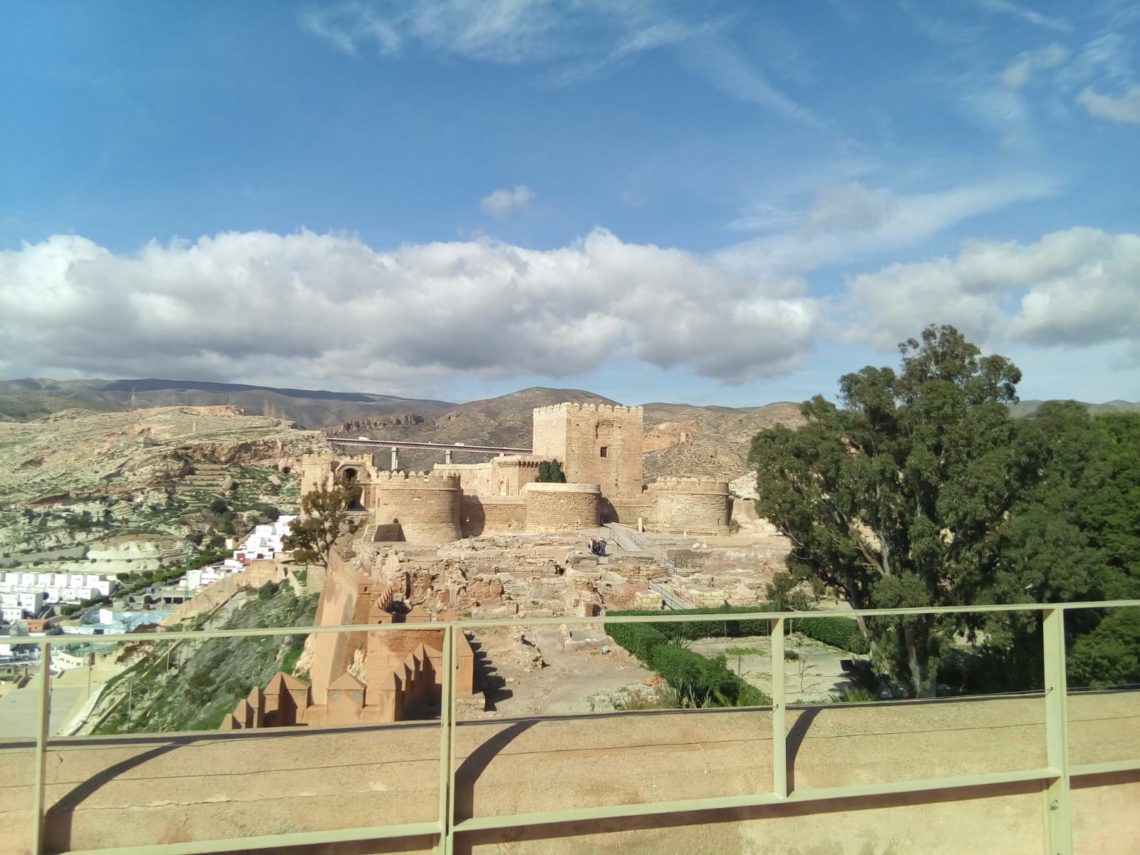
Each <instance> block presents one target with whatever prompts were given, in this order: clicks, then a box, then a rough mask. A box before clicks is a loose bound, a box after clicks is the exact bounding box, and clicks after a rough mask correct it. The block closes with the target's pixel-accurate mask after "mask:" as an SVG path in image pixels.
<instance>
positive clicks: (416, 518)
mask: <svg viewBox="0 0 1140 855" xmlns="http://www.w3.org/2000/svg"><path fill="white" fill-rule="evenodd" d="M372 491H373V492H372V495H373V499H374V502H375V505H374V507H375V513H376V522H377V523H379V524H381V525H386V524H391V523H396V522H398V523H399V524H400V528H401V530H402V531H403V534H404V540H406V541H407V542H408V543H428V544H432V543H451V542H452V541H455V540H459V539H460V538H461V537H462V536H463V532H462V530H461V528H460V525H459V510H460V507H461V505H462V500H463V493H462V491H461V490H460V489H459V478H458V477H456V476H455V475H433V474H428V473H426V472H378V473H377V476H376V479H375V481H374V482H373V483H372Z"/></svg>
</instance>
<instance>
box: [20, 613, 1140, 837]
mask: <svg viewBox="0 0 1140 855" xmlns="http://www.w3.org/2000/svg"><path fill="white" fill-rule="evenodd" d="M1116 608H1140V600H1106V601H1096V602H1084V603H1017V604H992V605H976V606H947V607H916V608H894V609H859V610H848V611H841V612H836V611H807V612H804V611H756V612H710V613H705V614H693V615H682V614H670V613H669V612H662V613H660V614H652V615H613V616H607V615H598V616H593V617H579V616H574V617H571V616H565V617H549V618H517V617H516V618H495V619H475V620H457V621H440V622H436V623H431V624H418V625H417V624H366V625H361V624H341V625H337V626H306V627H297V626H287V627H257V628H245V629H220V630H172V631H167V632H155V633H153V634H150V633H148V634H138V633H127V634H118V635H104V636H99V641H100V643H114V644H123V643H139V642H163V641H182V640H200V641H207V640H210V639H216V638H244V637H263V636H280V635H311V634H325V633H344V632H355V633H360V632H396V631H409V630H416V629H433V630H441V629H442V630H443V632H444V643H443V667H442V675H441V676H442V692H441V712H440V722H439V724H440V768H439V778H440V786H439V807H438V819H437V821H436V822H429V823H423V822H420V823H405V824H392V825H384V826H376V827H370V828H355V829H333V830H328V831H315V832H291V833H283V834H276V835H264V836H257V837H246V838H234V839H226V840H212V841H210V840H207V841H193V842H188V843H185V844H181V843H174V844H165V845H160V846H146V847H120V848H112V849H100V850H92V851H98V852H101V853H112V852H122V853H127V852H132V853H134V852H142V851H147V852H151V851H161V852H167V853H181V852H186V853H189V852H221V851H228V850H233V849H242V848H244V849H255V848H265V847H271V846H274V847H276V846H288V845H313V844H321V843H332V842H341V841H347V840H365V839H373V838H380V837H390V838H394V837H403V838H407V837H422V836H424V835H436V836H438V839H439V851H440V852H444V853H450V852H452V850H453V846H454V840H455V836H456V835H457V834H463V833H466V832H472V831H487V830H494V829H499V828H509V827H514V826H520V825H555V824H559V823H565V822H571V821H574V820H582V819H601V818H615V817H638V816H653V815H663V814H667V813H676V812H686V811H695V810H700V811H717V810H731V809H737V808H740V807H749V806H757V805H765V804H778V803H785V802H804V801H829V800H835V799H844V798H852V797H860V796H875V795H884V794H900V793H908V792H920V791H923V790H932V789H973V788H977V787H983V786H987V785H993V784H1001V783H1011V782H1019V781H1040V782H1042V783H1043V784H1044V785H1045V789H1046V796H1047V797H1046V800H1045V801H1044V807H1043V809H1042V810H1043V813H1044V820H1045V824H1046V828H1047V830H1048V834H1047V835H1046V844H1047V851H1048V852H1050V853H1062V855H1064V854H1065V853H1071V852H1072V817H1071V801H1070V793H1069V788H1070V778H1071V777H1072V776H1073V775H1089V774H1102V773H1105V772H1120V771H1128V770H1135V769H1140V756H1138V757H1136V758H1129V759H1125V760H1120V761H1112V762H1108V763H1099V764H1091V765H1089V764H1086V765H1074V764H1071V763H1070V759H1069V756H1068V721H1067V700H1068V687H1067V684H1066V679H1065V640H1064V616H1065V613H1066V612H1067V611H1077V610H1085V609H1116ZM1003 612H1004V613H1009V612H1040V613H1041V614H1042V615H1043V633H1042V652H1043V659H1044V676H1045V684H1044V687H1043V691H1042V695H1043V698H1044V702H1045V741H1046V756H1047V765H1046V766H1044V767H1041V768H1034V769H1026V770H1018V771H1014V772H999V773H993V772H990V773H985V772H981V773H978V774H976V775H971V776H966V777H954V778H925V779H916V780H908V781H900V782H894V783H887V784H871V785H859V786H850V787H833V788H826V789H813V790H808V791H801V790H797V791H794V792H792V791H789V788H788V780H787V739H788V730H787V721H786V713H787V708H788V704H787V700H786V692H785V676H784V670H783V668H779V667H773V668H772V669H771V670H772V691H771V698H772V703H771V705H770V707H767V706H765V707H761V709H771V713H772V789H771V790H770V791H769V792H767V793H758V794H749V795H744V796H728V797H716V798H703V799H686V800H679V801H670V802H653V803H638V804H621V805H602V806H598V807H589V808H563V809H556V810H551V811H543V812H539V813H521V814H507V815H502V816H498V815H496V816H485V817H473V818H469V819H465V820H462V821H458V822H457V821H456V816H455V776H456V764H455V728H456V724H457V720H456V693H455V682H454V673H453V672H454V667H453V664H454V661H455V659H454V657H455V632H456V630H459V631H463V630H473V629H483V628H495V627H510V626H519V625H527V626H551V625H559V626H569V625H575V626H577V625H593V624H598V623H603V622H604V623H691V622H700V621H710V620H714V621H715V620H723V621H726V622H737V621H744V620H750V621H755V620H767V621H768V622H769V626H770V635H771V657H772V661H773V662H782V661H783V659H784V635H785V621H787V620H793V619H794V620H797V621H802V620H815V619H822V618H834V617H836V616H837V615H841V616H843V617H850V618H867V617H898V616H906V615H925V614H969V613H1003ZM90 642H91V638H90V637H89V636H86V635H82V636H81V635H76V636H66V635H63V636H61V635H54V636H23V637H20V640H19V642H18V643H20V644H28V645H36V646H38V647H39V648H40V651H41V656H40V659H41V681H40V698H39V709H38V718H37V730H36V746H35V751H36V769H35V772H36V774H35V786H34V813H33V822H34V828H33V834H32V839H33V846H32V851H33V852H35V853H40V852H42V851H43V844H44V832H45V828H44V820H45V816H46V811H45V804H44V802H45V793H44V790H45V763H46V749H47V743H48V710H49V699H50V684H51V679H50V662H51V648H52V647H53V646H70V645H75V644H87V643H90ZM530 718H531V719H536V720H541V719H544V718H551V717H550V716H541V715H540V716H532V717H530ZM53 741H56V742H62V743H64V744H67V743H68V742H70V741H73V740H72V739H69V738H67V737H62V738H59V737H57V738H55V739H54V740H53Z"/></svg>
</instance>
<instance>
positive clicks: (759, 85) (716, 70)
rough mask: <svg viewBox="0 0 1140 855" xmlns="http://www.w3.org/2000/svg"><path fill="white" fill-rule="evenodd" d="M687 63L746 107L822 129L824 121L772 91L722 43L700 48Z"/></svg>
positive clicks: (769, 84)
mask: <svg viewBox="0 0 1140 855" xmlns="http://www.w3.org/2000/svg"><path fill="white" fill-rule="evenodd" d="M688 59H689V63H690V65H691V66H692V67H693V68H694V70H696V71H697V72H698V73H699V74H701V75H703V76H704V77H705V78H706V79H707V80H708V81H709V82H710V83H712V84H713V85H714V86H716V87H717V88H719V89H721V90H723V91H724V92H726V93H727V94H729V95H731V96H732V97H734V98H736V99H737V100H739V101H743V102H745V103H747V104H754V105H756V106H758V107H764V108H767V109H770V110H773V111H774V112H776V113H779V114H780V115H782V116H783V117H784V118H786V119H789V120H791V121H793V122H796V123H797V124H801V125H804V126H806V127H809V128H815V129H817V130H818V129H822V128H824V127H825V125H826V122H825V121H824V120H823V119H822V118H820V117H819V116H818V115H816V114H815V113H814V112H812V111H811V110H809V109H808V108H806V107H804V106H803V105H802V104H800V103H798V102H796V101H794V100H793V99H792V98H790V97H788V95H786V94H785V93H784V92H782V91H781V90H779V89H778V88H776V87H775V86H774V85H773V84H772V82H771V81H770V80H768V78H767V77H766V76H765V75H764V73H763V72H762V71H761V70H760V69H758V68H756V67H755V66H754V65H753V64H752V63H749V62H748V61H746V60H745V59H744V58H743V57H741V56H740V55H739V54H738V53H737V52H736V51H735V50H733V49H732V48H731V47H730V46H728V45H725V44H715V45H704V46H702V47H701V48H700V49H699V50H693V51H690V53H689V57H688Z"/></svg>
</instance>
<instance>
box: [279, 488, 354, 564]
mask: <svg viewBox="0 0 1140 855" xmlns="http://www.w3.org/2000/svg"><path fill="white" fill-rule="evenodd" d="M359 497H360V486H359V485H357V484H345V483H343V482H340V483H337V484H335V485H334V486H333V487H332V488H326V487H321V488H319V489H316V490H311V491H309V492H308V493H306V494H305V496H304V498H302V499H301V519H300V521H298V522H295V523H293V526H292V530H291V532H290V533H289V536H288V537H286V538H285V542H284V546H285V548H286V549H287V550H290V551H292V553H293V558H294V559H296V560H297V561H301V562H304V563H306V564H325V563H327V562H328V560H329V551H330V550H331V549H332V547H333V544H335V543H336V542H337V540H338V539H340V537H341V536H342V535H344V534H348V533H350V532H352V531H355V530H356V519H355V514H353V513H352V511H350V510H349V508H351V507H352V505H353V503H354V502H355V501H356V500H357V499H358V498H359Z"/></svg>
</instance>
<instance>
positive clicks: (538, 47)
mask: <svg viewBox="0 0 1140 855" xmlns="http://www.w3.org/2000/svg"><path fill="white" fill-rule="evenodd" d="M300 24H301V27H302V29H304V30H306V31H307V32H309V33H312V34H313V35H316V36H318V37H320V38H323V39H325V40H326V41H328V42H329V43H330V44H332V45H333V46H334V47H336V48H337V49H338V50H341V51H343V52H345V53H348V54H353V55H355V54H356V53H357V52H358V50H359V48H360V47H361V46H362V45H363V44H366V43H368V42H375V43H376V44H377V46H378V48H379V49H380V52H381V53H382V54H386V55H391V54H393V53H395V52H396V51H397V50H398V49H399V46H400V45H401V44H402V43H405V42H412V43H416V44H418V45H421V46H422V47H424V48H426V49H428V50H431V51H436V52H440V53H446V54H450V55H453V56H459V57H463V58H464V59H470V60H476V61H479V62H495V63H503V64H508V65H514V64H518V63H523V62H536V61H548V60H558V59H561V60H565V59H572V60H575V61H576V62H579V63H581V65H580V67H581V68H585V69H589V68H591V67H593V66H595V65H604V64H608V63H611V62H613V61H616V60H617V59H620V58H621V57H623V56H628V55H632V54H636V53H639V52H641V51H646V50H652V49H654V48H658V47H662V46H664V45H669V44H675V43H677V42H679V41H684V40H685V39H687V38H690V37H691V36H693V35H695V34H697V33H700V32H704V31H706V30H705V27H706V25H704V24H695V25H693V24H689V23H688V22H686V21H684V20H682V19H680V18H678V17H676V16H675V15H674V14H672V13H671V12H670V11H669V10H666V9H663V8H662V7H660V6H659V4H656V3H653V2H643V0H627V1H626V2H622V0H582V2H577V3H573V4H567V3H561V2H558V0H399V2H395V0H345V2H341V3H336V4H331V5H328V4H324V5H314V6H312V7H310V8H308V9H306V10H305V11H304V12H303V13H302V14H301V16H300ZM568 73H571V74H572V73H573V72H568Z"/></svg>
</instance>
